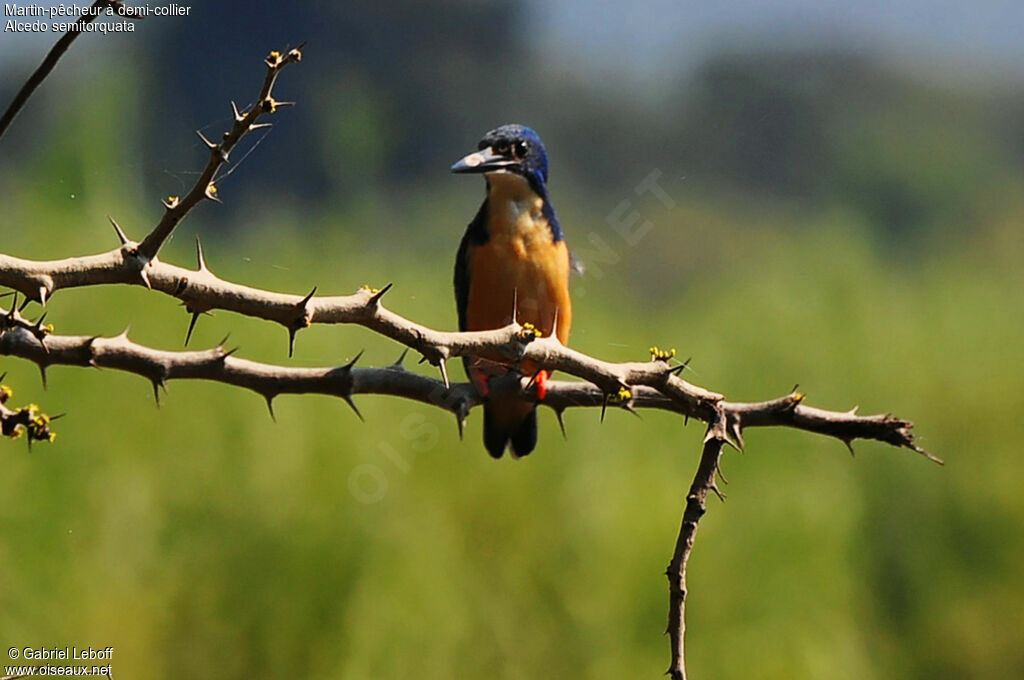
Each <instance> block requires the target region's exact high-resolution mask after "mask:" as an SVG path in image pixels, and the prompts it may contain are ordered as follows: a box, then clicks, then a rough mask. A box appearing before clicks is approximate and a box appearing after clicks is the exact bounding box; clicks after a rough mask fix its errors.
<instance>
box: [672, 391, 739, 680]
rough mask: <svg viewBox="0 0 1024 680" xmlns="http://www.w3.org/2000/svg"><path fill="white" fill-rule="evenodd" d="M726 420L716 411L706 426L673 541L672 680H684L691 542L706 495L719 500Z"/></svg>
mask: <svg viewBox="0 0 1024 680" xmlns="http://www.w3.org/2000/svg"><path fill="white" fill-rule="evenodd" d="M726 421H727V416H726V413H725V411H724V409H719V410H718V412H717V413H716V414H715V418H714V420H712V421H711V423H710V424H709V425H708V431H707V435H705V437H704V450H703V452H702V453H701V457H700V463H699V464H698V466H697V473H696V474H695V475H694V477H693V483H692V484H691V485H690V493H689V494H687V496H686V508H685V509H684V510H683V521H682V524H681V525H680V527H679V537H678V538H677V539H676V549H675V552H674V553H673V555H672V561H671V562H670V563H669V565H668V570H667V571H666V574H667V575H668V583H669V610H668V629H667V631H666V632H667V633H668V636H669V639H670V641H671V645H672V661H671V664H670V665H669V669H668V671H667V673H666V674H667V675H668V676H669V677H670V678H672V680H686V650H685V640H684V637H685V632H686V566H687V563H688V562H689V559H690V552H691V551H692V550H693V542H694V540H695V539H696V537H697V525H698V524H699V523H700V520H701V517H703V516H704V513H705V512H706V511H707V498H708V493H710V492H714V493H715V494H716V495H718V496H720V497H721V493H720V492H719V490H718V487H717V485H716V484H715V471H716V470H717V469H718V465H719V460H720V459H721V457H722V449H723V447H724V446H725V443H726V434H725V429H726Z"/></svg>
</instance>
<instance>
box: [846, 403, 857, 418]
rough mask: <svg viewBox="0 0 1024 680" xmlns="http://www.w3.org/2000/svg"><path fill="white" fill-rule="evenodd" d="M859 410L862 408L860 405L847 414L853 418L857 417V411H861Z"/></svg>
mask: <svg viewBox="0 0 1024 680" xmlns="http://www.w3.org/2000/svg"><path fill="white" fill-rule="evenodd" d="M859 408H860V406H859V405H858V406H854V407H853V408H851V409H850V410H849V411H847V413H849V414H850V415H851V416H855V415H857V409H859Z"/></svg>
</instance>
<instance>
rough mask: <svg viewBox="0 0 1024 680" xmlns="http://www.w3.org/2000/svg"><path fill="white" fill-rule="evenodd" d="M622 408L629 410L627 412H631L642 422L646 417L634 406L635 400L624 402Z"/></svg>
mask: <svg viewBox="0 0 1024 680" xmlns="http://www.w3.org/2000/svg"><path fill="white" fill-rule="evenodd" d="M622 408H623V409H625V410H627V411H629V412H630V413H632V414H633V415H635V416H636V417H637V418H639V419H640V420H643V419H644V417H643V416H642V415H640V412H639V411H637V410H636V408H635V407H634V406H633V400H632V399H630V400H629V401H625V402H623V403H622Z"/></svg>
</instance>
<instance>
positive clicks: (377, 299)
mask: <svg viewBox="0 0 1024 680" xmlns="http://www.w3.org/2000/svg"><path fill="white" fill-rule="evenodd" d="M393 285H395V284H393V283H389V284H388V285H386V286H384V287H383V288H381V289H380V290H378V291H377V292H376V293H374V294H373V296H372V297H371V298H370V304H371V305H378V304H380V299H381V298H382V297H384V294H385V293H387V292H388V291H389V290H391V286H393Z"/></svg>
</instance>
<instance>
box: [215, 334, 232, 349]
mask: <svg viewBox="0 0 1024 680" xmlns="http://www.w3.org/2000/svg"><path fill="white" fill-rule="evenodd" d="M230 337H231V333H228V334H227V335H225V336H224V337H223V338H222V339H221V341H220V342H218V343H217V347H223V346H224V345H225V344H227V341H228V338H230Z"/></svg>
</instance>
